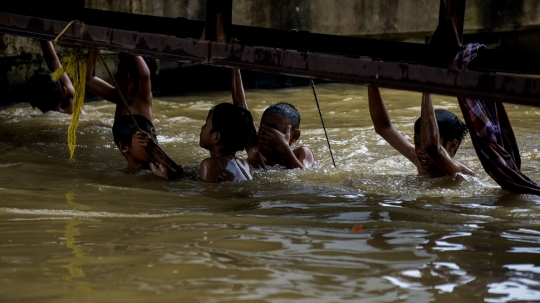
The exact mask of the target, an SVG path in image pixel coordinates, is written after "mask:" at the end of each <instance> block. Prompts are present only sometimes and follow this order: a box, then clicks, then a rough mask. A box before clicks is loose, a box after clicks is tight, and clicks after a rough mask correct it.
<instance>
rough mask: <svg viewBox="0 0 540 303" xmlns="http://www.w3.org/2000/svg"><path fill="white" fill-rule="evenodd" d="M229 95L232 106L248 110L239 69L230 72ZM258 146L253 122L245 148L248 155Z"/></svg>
mask: <svg viewBox="0 0 540 303" xmlns="http://www.w3.org/2000/svg"><path fill="white" fill-rule="evenodd" d="M231 94H232V99H233V104H234V105H236V106H239V107H241V108H244V109H248V106H247V101H246V94H245V92H244V85H243V84H242V75H241V74H240V69H239V68H234V69H232V70H231ZM248 110H249V109H248ZM258 144H259V140H258V139H257V127H256V126H255V122H254V123H253V133H252V135H251V138H250V139H249V141H248V143H247V144H246V147H245V149H246V152H247V153H248V155H249V154H250V153H253V152H254V150H256V148H257V145H258Z"/></svg>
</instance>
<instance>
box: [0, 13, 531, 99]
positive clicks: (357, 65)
mask: <svg viewBox="0 0 540 303" xmlns="http://www.w3.org/2000/svg"><path fill="white" fill-rule="evenodd" d="M66 25H67V22H62V21H54V20H47V19H42V18H33V17H28V16H21V15H14V14H8V13H0V32H1V33H7V34H13V35H19V36H25V37H31V38H37V39H47V40H52V39H54V38H55V37H56V36H57V35H58V34H59V33H60V32H61V31H62V30H63V29H64V28H65V26H66ZM60 41H61V43H62V44H64V45H67V46H82V47H92V48H99V49H107V50H112V51H117V52H129V53H133V54H139V55H148V56H153V57H155V58H160V59H166V60H173V61H183V62H195V63H199V64H208V65H213V66H222V67H239V68H243V69H248V70H253V71H262V72H270V73H279V74H286V75H293V76H298V77H306V78H314V79H324V80H332V81H338V82H345V83H354V84H374V85H377V86H380V87H386V88H394V89H401V90H409V91H418V92H431V93H435V94H441V95H448V96H467V97H472V98H479V99H487V100H493V101H504V102H507V103H515V104H525V105H533V106H540V101H539V100H540V79H538V78H529V77H520V76H510V75H496V74H489V73H479V72H465V71H452V70H448V69H445V68H435V67H427V66H421V65H413V64H405V63H394V62H378V61H371V60H368V59H363V60H362V59H355V58H349V57H345V56H333V55H325V54H318V53H300V52H296V51H283V50H274V49H270V48H260V47H251V46H241V45H228V44H223V43H216V42H210V41H201V40H190V39H183V38H175V37H170V36H163V35H157V34H148V33H140V32H132V31H125V30H118V29H112V28H103V27H98V26H92V25H86V24H84V23H75V24H73V25H72V26H71V27H70V28H69V29H68V30H67V31H66V33H65V34H64V36H63V37H62V39H61V40H60Z"/></svg>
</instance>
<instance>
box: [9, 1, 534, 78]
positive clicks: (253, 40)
mask: <svg viewBox="0 0 540 303" xmlns="http://www.w3.org/2000/svg"><path fill="white" fill-rule="evenodd" d="M62 1H63V2H62V5H60V6H62V7H63V6H66V7H69V11H70V14H64V13H63V12H61V11H59V10H58V9H57V8H58V7H59V6H58V5H49V4H48V3H46V2H43V1H42V0H18V1H0V11H3V12H7V13H15V14H24V15H28V16H34V17H38V18H45V19H54V20H59V21H71V20H72V19H77V20H80V21H82V22H84V23H85V24H88V25H95V26H100V27H107V28H116V29H123V30H129V31H138V32H146V33H154V34H161V35H168V36H175V37H178V38H195V39H200V38H201V35H202V33H203V30H204V28H205V22H204V21H197V20H188V19H186V18H168V17H157V16H148V15H140V14H130V13H121V12H113V11H104V10H97V9H88V8H84V5H82V6H81V5H80V4H78V3H79V2H81V1H82V0H62ZM30 2H31V3H33V4H32V5H26V4H25V3H30ZM64 2H65V4H64ZM83 2H84V1H83ZM31 7H34V9H30V8H31ZM227 36H228V37H229V38H236V39H238V40H240V44H242V45H250V46H262V47H272V48H279V49H288V50H299V51H305V52H318V53H326V54H336V55H344V56H355V57H370V58H373V59H376V60H383V61H394V62H404V63H414V64H423V65H429V64H434V62H435V61H436V60H434V58H432V56H433V54H434V53H440V51H439V50H433V49H430V47H429V46H428V45H426V44H420V43H408V42H397V41H386V40H377V39H368V38H359V37H350V36H349V37H348V36H339V35H327V34H318V33H310V32H309V31H304V30H295V29H291V30H282V29H270V28H261V27H252V26H243V25H235V24H231V25H230V28H228V29H227ZM445 51H448V52H450V53H457V52H458V51H459V48H456V49H453V50H448V49H445ZM479 54H480V56H479V58H478V60H476V61H475V63H474V64H473V65H471V66H470V68H471V69H475V70H479V71H494V72H508V73H518V74H537V75H540V64H535V63H534V62H537V61H538V58H539V57H540V52H530V51H515V50H501V49H496V50H495V49H481V50H479ZM443 65H444V64H443ZM443 65H440V66H439V67H444V66H443Z"/></svg>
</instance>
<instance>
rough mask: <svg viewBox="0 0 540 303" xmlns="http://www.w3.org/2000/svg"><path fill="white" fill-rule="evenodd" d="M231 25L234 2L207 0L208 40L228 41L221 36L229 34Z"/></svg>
mask: <svg viewBox="0 0 540 303" xmlns="http://www.w3.org/2000/svg"><path fill="white" fill-rule="evenodd" d="M231 23H232V0H206V27H205V30H204V31H205V39H206V40H211V41H220V40H226V37H220V35H223V34H224V33H228V32H229V28H230V27H231Z"/></svg>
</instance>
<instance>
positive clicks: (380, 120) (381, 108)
mask: <svg viewBox="0 0 540 303" xmlns="http://www.w3.org/2000/svg"><path fill="white" fill-rule="evenodd" d="M368 100H369V114H370V115H371V121H373V126H374V127H375V132H376V133H377V134H379V135H380V136H381V137H383V139H384V140H386V142H388V143H389V144H390V145H391V146H392V147H393V148H395V149H396V150H397V151H399V152H400V153H401V154H402V155H403V156H405V157H406V158H407V159H409V160H410V161H411V162H412V163H414V164H415V165H416V167H417V168H418V170H419V171H420V169H421V167H420V163H419V162H418V157H417V156H416V152H415V149H414V145H413V144H412V143H411V142H409V141H408V140H407V139H406V138H405V137H404V136H403V135H402V134H401V133H400V132H399V131H398V130H397V129H396V128H395V127H394V126H393V125H392V122H391V121H390V116H389V115H388V111H387V110H386V106H385V105H384V102H383V100H382V97H381V93H380V92H379V88H378V87H376V86H368Z"/></svg>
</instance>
